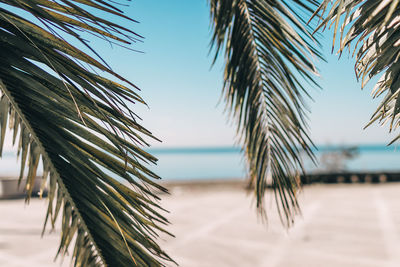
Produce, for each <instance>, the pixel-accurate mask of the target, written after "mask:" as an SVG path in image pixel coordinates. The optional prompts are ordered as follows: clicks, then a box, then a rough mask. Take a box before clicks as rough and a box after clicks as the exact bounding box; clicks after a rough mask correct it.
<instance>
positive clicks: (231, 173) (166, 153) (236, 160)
mask: <svg viewBox="0 0 400 267" xmlns="http://www.w3.org/2000/svg"><path fill="white" fill-rule="evenodd" d="M147 151H148V152H150V153H151V154H153V155H154V156H156V157H157V158H158V162H157V165H153V166H149V167H150V169H151V170H153V171H154V172H155V173H157V174H158V175H159V176H161V177H162V178H163V179H164V180H202V179H208V180H210V179H231V178H235V179H244V178H245V177H246V168H245V167H246V162H245V159H244V157H243V153H242V151H241V149H240V148H239V147H185V148H150V149H148V150H147ZM346 151H347V152H348V151H351V153H350V154H351V156H347V157H346V156H343V155H344V154H345V153H344V152H346ZM314 154H315V158H316V163H313V162H312V161H311V160H309V159H308V158H307V157H305V156H303V157H302V158H303V164H304V166H305V169H306V171H307V172H309V173H312V172H318V171H329V170H331V171H332V170H335V169H340V170H348V171H400V147H396V146H394V145H392V146H385V145H359V146H318V147H316V148H315V149H314ZM347 154H349V153H347ZM18 173H19V163H17V158H16V155H15V153H12V152H6V153H3V157H2V158H1V159H0V176H17V175H18Z"/></svg>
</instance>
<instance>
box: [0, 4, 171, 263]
mask: <svg viewBox="0 0 400 267" xmlns="http://www.w3.org/2000/svg"><path fill="white" fill-rule="evenodd" d="M0 2H1V3H2V5H1V6H0V60H1V64H0V92H1V93H0V153H1V148H2V147H3V144H4V136H5V132H6V127H7V122H8V124H9V125H10V128H11V129H12V131H13V139H14V143H17V142H18V154H19V156H20V158H21V175H20V179H22V178H23V177H25V176H24V167H25V165H26V163H27V164H28V171H27V175H26V179H27V184H26V190H27V193H28V194H27V195H28V197H27V200H29V197H30V195H31V192H32V185H33V183H34V180H35V177H36V173H37V168H38V164H39V161H40V160H42V162H43V169H44V170H43V178H42V179H44V183H43V184H45V183H48V191H49V192H48V200H49V205H48V210H47V215H46V222H47V221H50V222H51V224H52V225H53V226H54V223H55V220H56V218H57V215H58V214H59V213H60V212H62V228H61V229H62V234H61V242H60V247H59V253H60V254H65V253H67V250H68V248H69V246H70V244H74V249H73V253H72V257H73V264H74V265H75V266H159V265H163V264H164V262H165V261H171V259H170V258H169V257H168V255H166V254H165V253H164V252H163V251H162V249H161V248H160V247H159V246H158V245H157V244H156V243H155V241H154V240H155V238H157V236H158V234H159V233H160V232H165V231H164V230H163V229H162V228H161V227H160V226H161V225H164V224H166V223H167V219H166V218H164V217H163V216H162V215H161V214H160V211H161V208H160V206H159V205H158V204H157V202H158V197H157V195H156V192H157V191H160V190H161V191H164V192H165V191H166V190H165V189H164V188H163V187H161V186H159V185H157V184H156V183H155V182H154V179H158V178H159V177H158V176H157V175H156V174H154V173H153V172H151V171H150V170H149V169H147V167H146V166H145V165H146V163H155V162H156V159H155V158H154V157H153V156H151V155H150V154H148V153H146V152H145V151H144V150H143V149H142V147H143V146H145V145H147V143H146V141H145V139H146V138H155V137H153V136H152V134H151V133H150V132H149V131H148V130H146V129H145V128H143V127H142V126H141V125H140V124H139V123H138V122H137V116H136V115H135V114H134V113H133V112H132V111H131V110H130V109H129V108H128V106H127V104H126V103H127V102H131V103H144V102H143V100H142V99H141V98H140V96H139V95H138V94H137V93H136V92H135V91H136V89H135V86H134V85H133V84H132V83H130V82H129V81H127V80H125V79H124V78H122V77H120V76H119V75H118V74H116V73H114V72H113V71H112V70H111V69H110V68H109V67H108V66H107V65H106V64H105V63H104V62H102V60H101V58H100V60H96V59H95V58H93V57H91V56H89V55H88V54H86V53H84V52H83V51H82V50H80V49H78V48H77V47H75V46H73V45H71V44H70V43H68V42H67V41H65V40H64V39H63V38H64V37H66V36H69V37H71V36H72V37H74V38H76V39H78V40H79V41H80V42H81V43H82V44H83V45H85V46H86V47H87V48H88V49H91V50H92V51H94V50H93V49H92V48H91V47H90V46H89V45H88V44H87V42H86V41H85V37H84V36H83V35H82V34H85V33H86V34H94V35H97V36H99V37H102V38H104V39H105V40H107V41H109V42H116V43H118V44H121V45H122V44H130V43H131V42H133V41H135V40H136V38H140V37H139V36H138V35H136V34H135V33H134V32H132V31H130V30H128V29H126V28H123V27H121V26H119V25H117V24H115V23H113V22H112V21H109V20H106V19H102V18H101V17H99V16H97V15H95V14H98V13H99V12H103V13H104V14H108V15H115V16H119V17H121V18H126V17H125V16H124V15H123V14H122V12H121V11H120V10H118V9H117V8H115V7H114V5H115V4H114V2H113V1H105V0H84V1H83V0H75V1H72V0H60V1H55V0H21V1H20V0H7V1H0ZM88 10H91V12H89V11H88ZM27 14H28V15H27ZM26 16H28V17H32V18H33V17H35V18H36V20H37V23H33V22H32V21H29V20H28V19H26ZM107 17H109V16H107ZM126 19H127V18H126ZM32 20H33V19H32ZM89 69H91V70H89ZM97 72H106V73H108V74H109V75H112V76H114V77H115V78H116V80H117V81H115V80H110V79H106V78H104V77H102V76H100V75H99V74H97ZM118 80H119V81H118ZM122 83H125V84H126V85H123V84H122ZM18 133H19V134H18ZM18 139H19V140H18ZM123 180H125V181H126V182H127V183H126V184H128V183H129V184H130V186H126V185H125V184H123V183H121V181H123Z"/></svg>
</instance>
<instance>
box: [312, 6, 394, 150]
mask: <svg viewBox="0 0 400 267" xmlns="http://www.w3.org/2000/svg"><path fill="white" fill-rule="evenodd" d="M399 4H400V1H398V0H388V1H377V0H358V1H345V0H337V1H328V0H326V1H324V2H323V3H322V4H321V6H320V7H319V8H318V10H317V12H316V15H317V14H318V15H319V16H320V17H323V19H322V21H321V22H320V25H319V27H318V28H317V30H318V29H320V28H322V27H326V26H329V27H332V26H333V27H334V36H335V38H334V41H333V45H332V47H333V48H334V46H335V39H336V36H337V35H338V33H340V39H339V49H338V53H339V54H341V53H343V51H344V50H345V49H346V48H348V49H349V51H351V50H352V49H354V50H353V51H354V52H353V53H352V55H353V56H354V55H355V59H356V63H355V73H356V76H357V79H361V87H362V88H364V87H365V85H366V84H367V83H368V81H369V80H370V79H372V78H373V77H374V76H377V75H381V76H380V78H379V80H378V82H377V83H376V85H375V87H374V88H373V91H372V95H373V97H374V98H375V97H378V96H381V95H383V94H385V97H384V98H383V100H382V102H381V103H380V104H379V106H378V108H377V109H376V111H375V112H374V114H373V115H372V117H371V121H370V122H369V123H368V125H367V126H369V125H370V124H372V123H374V122H376V121H379V122H380V123H381V124H382V125H383V124H385V123H389V125H390V126H389V127H390V129H389V131H392V130H393V129H395V128H397V127H398V126H399V125H400V121H399V118H400V97H399V94H400V68H399V64H398V63H399V58H400V41H399V33H400V31H399V30H398V28H399V26H400V20H399V15H400V9H399ZM338 31H339V32H338ZM352 44H353V45H354V48H351V45H352ZM367 126H366V127H367ZM399 138H400V136H398V137H396V138H395V139H394V140H393V141H392V142H391V143H393V142H394V141H396V140H398V139H399Z"/></svg>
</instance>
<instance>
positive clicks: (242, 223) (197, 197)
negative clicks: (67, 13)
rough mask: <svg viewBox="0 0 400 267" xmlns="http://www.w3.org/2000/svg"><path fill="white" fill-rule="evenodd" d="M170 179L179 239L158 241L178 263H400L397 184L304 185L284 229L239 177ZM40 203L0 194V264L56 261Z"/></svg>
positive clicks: (267, 266) (54, 236)
mask: <svg viewBox="0 0 400 267" xmlns="http://www.w3.org/2000/svg"><path fill="white" fill-rule="evenodd" d="M168 186H169V187H170V189H171V195H162V197H163V200H162V203H161V204H162V205H163V206H164V207H165V208H167V209H168V210H170V214H169V215H168V218H169V219H170V221H171V223H172V224H171V225H170V226H169V227H168V230H169V231H170V232H172V233H174V234H175V235H176V238H171V237H166V236H162V238H161V239H160V240H159V242H160V244H161V246H162V247H163V248H165V250H166V251H167V252H168V253H169V254H170V255H171V256H172V257H173V258H174V259H175V260H176V261H177V262H178V263H179V264H180V266H183V267H200V266H201V267H214V266H215V267H216V266H240V267H242V266H260V267H261V266H262V267H275V266H276V267H278V266H280V267H292V266H293V267H295V266H296V267H298V266H304V267H306V266H307V267H312V266H315V267H319V266H324V267H325V266H326V267H329V266H341V267H342V266H348V267H350V266H351V267H357V266H360V267H361V266H365V267H367V266H368V267H369V266H371V267H372V266H379V267H380V266H400V235H399V234H400V212H399V211H400V194H399V192H400V184H398V183H384V184H374V185H372V184H346V185H344V184H336V185H311V186H306V187H305V188H304V191H303V193H302V194H301V196H300V203H301V207H302V212H303V215H302V216H299V217H298V218H297V221H296V223H295V225H294V227H292V228H291V229H289V230H286V229H285V228H284V227H283V226H282V224H281V222H280V220H279V217H278V216H277V213H276V210H275V209H274V202H273V199H270V200H271V201H270V204H268V205H267V206H268V224H262V223H261V222H260V220H259V218H257V215H256V213H255V210H254V205H253V201H252V197H251V196H248V195H247V194H246V192H245V191H244V190H243V189H242V188H241V186H240V184H238V183H231V184H230V185H226V186H222V185H214V186H199V185H197V186H190V185H187V184H186V185H185V184H176V185H173V184H169V185H168ZM45 207H46V201H45V200H39V199H32V200H31V203H30V204H29V205H25V204H24V200H23V199H17V200H1V201H0V213H1V214H2V219H1V220H0V266H7V267H17V266H19V267H22V266H43V267H47V266H60V264H61V259H58V260H57V261H56V262H54V261H53V259H54V256H55V254H56V250H57V244H58V239H59V234H60V233H59V229H58V228H57V229H56V230H55V231H53V232H52V233H47V232H46V234H45V235H44V237H43V238H41V237H40V233H41V230H42V225H43V221H44V214H45ZM68 265H69V259H68V258H65V259H64V261H63V263H62V264H61V266H68ZM171 266H173V265H171Z"/></svg>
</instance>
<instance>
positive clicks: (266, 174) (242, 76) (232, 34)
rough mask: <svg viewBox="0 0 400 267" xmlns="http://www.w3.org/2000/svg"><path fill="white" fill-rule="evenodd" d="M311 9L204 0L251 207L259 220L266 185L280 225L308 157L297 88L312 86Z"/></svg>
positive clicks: (302, 4) (291, 207) (249, 0)
mask: <svg viewBox="0 0 400 267" xmlns="http://www.w3.org/2000/svg"><path fill="white" fill-rule="evenodd" d="M315 4H316V1H312V0H310V1H306V0H304V1H295V0H293V1H275V0H269V1H266V0H265V1H259V0H211V1H210V6H211V17H212V24H213V28H214V35H213V38H212V42H213V45H214V46H216V50H217V53H216V57H217V56H218V55H219V54H220V53H221V51H223V50H225V61H226V66H225V74H224V80H225V83H224V88H223V90H224V95H225V99H226V102H227V105H228V108H229V110H231V111H232V114H233V116H234V117H235V118H236V119H237V125H238V129H237V131H238V134H239V135H240V136H242V142H243V150H244V152H245V154H246V158H247V162H248V167H249V176H250V181H249V184H250V185H251V186H253V187H254V188H255V194H256V196H257V207H258V209H259V210H260V211H261V213H262V214H264V206H263V198H264V194H265V190H266V188H267V185H268V183H267V180H268V179H271V180H272V186H273V188H274V192H275V198H276V201H277V204H278V207H279V209H280V212H281V214H282V215H283V216H284V218H285V219H286V223H288V224H290V223H291V221H292V219H293V216H294V214H295V213H296V212H297V211H298V203H297V199H296V191H297V189H298V186H299V179H298V175H297V174H298V172H299V170H301V171H303V167H302V166H303V165H302V160H301V158H300V152H301V151H305V153H306V154H307V155H308V156H310V157H311V158H313V153H312V150H311V146H312V142H311V140H310V138H309V136H308V133H307V125H306V120H305V119H306V118H305V113H304V107H305V100H304V95H308V94H307V92H306V90H305V88H304V86H303V85H302V83H301V82H302V80H304V79H305V80H307V81H308V82H310V83H311V84H316V83H315V81H314V75H315V74H316V69H315V67H314V65H313V58H316V57H320V54H319V52H318V51H317V46H318V45H317V43H316V42H315V40H314V39H313V38H312V37H311V35H310V29H309V28H308V27H307V26H306V23H305V20H304V18H303V16H304V15H307V14H308V15H311V14H312V10H313V9H312V8H313V7H314V6H315ZM301 77H302V78H301ZM300 79H301V80H300Z"/></svg>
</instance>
